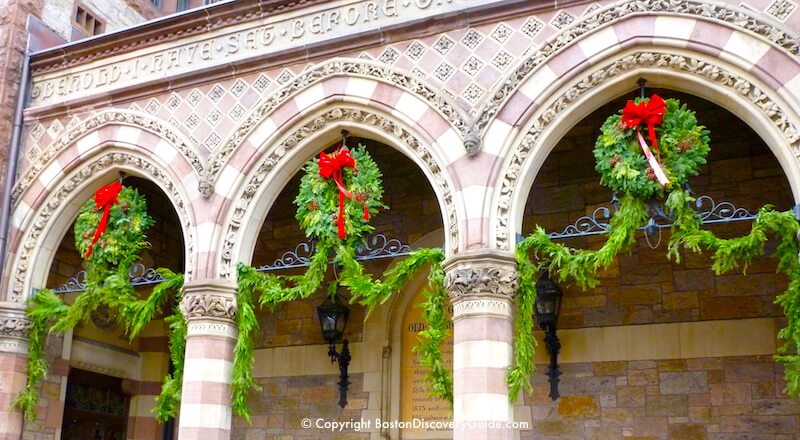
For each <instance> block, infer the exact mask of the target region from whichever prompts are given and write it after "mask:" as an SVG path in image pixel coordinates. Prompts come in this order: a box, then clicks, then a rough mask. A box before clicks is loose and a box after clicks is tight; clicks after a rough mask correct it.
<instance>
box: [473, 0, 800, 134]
mask: <svg viewBox="0 0 800 440" xmlns="http://www.w3.org/2000/svg"><path fill="white" fill-rule="evenodd" d="M658 12H663V13H666V14H669V15H685V16H687V17H689V18H692V19H698V18H700V19H707V20H713V21H721V22H724V23H726V24H728V25H730V26H732V27H736V28H739V29H742V30H746V31H749V32H752V33H755V34H757V35H759V36H761V37H762V38H764V39H765V40H768V41H769V42H771V43H772V44H774V45H775V46H778V47H780V48H782V49H784V50H786V51H787V52H789V53H790V54H792V55H794V56H795V57H798V56H800V37H798V36H797V35H796V34H794V33H793V32H791V31H790V30H784V29H781V28H780V27H778V26H776V24H775V23H774V22H767V21H765V20H764V19H763V18H761V17H759V16H758V15H757V14H758V13H757V12H755V11H752V10H750V9H745V8H741V7H738V6H734V5H730V4H724V3H722V2H714V3H711V2H708V1H703V0H628V1H625V2H620V3H616V4H613V5H611V6H608V7H606V8H601V9H598V10H597V11H595V12H594V13H591V14H587V15H585V16H584V17H582V18H581V19H580V20H578V21H577V22H576V23H574V24H573V25H572V26H570V27H568V28H566V29H565V30H564V31H563V32H559V33H558V34H556V35H555V36H553V37H551V38H550V39H549V40H548V41H547V42H545V44H544V45H542V47H540V48H539V50H537V51H536V52H535V53H534V54H533V55H531V56H530V57H529V58H528V59H526V60H525V61H524V62H523V63H522V64H521V65H520V66H519V67H517V69H516V70H514V71H513V72H512V73H511V74H510V75H509V76H508V77H507V78H506V80H505V81H503V82H502V83H501V85H500V88H499V89H497V90H496V91H495V92H494V94H493V95H492V97H491V98H490V99H489V101H488V102H487V104H486V107H485V108H484V109H483V110H482V111H481V113H480V115H479V116H478V118H477V120H476V124H477V127H478V129H479V130H481V131H483V130H484V129H485V128H486V127H487V126H488V125H489V122H491V120H492V119H494V117H495V116H496V115H497V112H498V111H499V110H500V109H501V108H502V107H503V105H504V104H505V103H506V102H507V101H508V100H509V99H510V98H511V96H513V95H514V93H515V92H516V91H517V90H518V89H519V87H520V86H521V85H522V84H523V83H524V82H525V79H526V78H527V77H528V76H529V75H530V74H531V73H532V72H533V70H534V69H535V68H536V67H538V66H540V65H542V64H543V63H545V62H546V61H547V60H548V59H549V58H550V57H552V56H553V55H554V54H556V53H557V52H559V51H560V50H562V49H564V48H565V47H567V46H569V45H570V44H572V43H573V42H575V41H576V40H578V39H579V38H581V37H583V36H584V35H586V34H588V33H590V32H592V31H593V30H595V29H598V28H600V27H602V26H607V25H609V24H610V23H612V22H615V21H618V20H621V19H623V18H630V17H631V16H632V15H635V14H653V13H658Z"/></svg>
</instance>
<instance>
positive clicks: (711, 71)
mask: <svg viewBox="0 0 800 440" xmlns="http://www.w3.org/2000/svg"><path fill="white" fill-rule="evenodd" d="M641 68H658V69H662V70H672V71H675V72H679V73H688V74H691V75H695V76H699V77H701V78H704V79H705V80H707V81H709V82H712V83H714V84H717V85H720V86H723V87H726V88H727V89H729V90H730V92H731V93H732V94H735V95H738V96H741V97H742V98H744V99H746V100H747V101H749V102H750V103H751V104H752V106H751V108H753V109H755V110H757V111H759V112H761V113H762V115H763V116H764V117H765V118H766V119H767V120H769V121H770V122H771V123H772V125H773V126H774V127H775V129H776V130H778V132H780V133H781V134H782V135H783V137H784V138H785V139H786V143H787V144H788V147H789V148H791V149H792V150H793V151H794V152H795V155H797V154H798V152H800V130H798V128H797V126H795V124H794V123H793V122H792V121H791V118H790V117H789V114H787V112H786V111H784V110H783V109H782V108H781V107H780V106H779V105H778V104H777V103H776V102H775V101H774V100H773V99H772V97H770V96H769V95H768V94H767V93H766V92H765V91H764V90H762V89H761V88H759V87H758V86H757V85H756V84H754V83H753V82H751V81H750V80H748V79H747V78H744V77H742V76H741V75H739V74H737V73H736V72H732V71H730V70H728V69H727V68H725V67H721V66H718V65H716V64H713V63H711V62H709V61H707V60H704V59H700V58H695V57H691V56H687V55H678V54H670V53H665V52H657V51H639V52H633V53H630V54H628V55H624V56H622V57H621V58H620V59H618V60H616V61H613V62H611V63H608V64H604V65H603V66H602V67H600V68H599V69H596V70H593V71H590V72H586V73H585V74H584V75H583V77H582V78H581V79H579V80H577V81H575V82H574V83H573V85H572V86H571V87H568V88H566V89H565V90H564V91H563V93H561V95H560V96H558V97H556V99H554V100H551V101H549V104H548V105H547V106H545V107H542V108H541V109H540V110H539V111H537V113H536V115H535V116H534V117H533V118H532V119H533V125H532V127H531V128H530V129H529V130H528V131H527V133H525V135H524V136H523V137H522V139H521V141H519V142H516V143H515V149H514V150H512V151H509V154H508V156H510V157H511V161H510V162H509V164H508V165H507V166H506V167H505V170H506V171H505V175H504V176H503V179H502V180H501V188H500V191H499V193H500V196H499V199H498V204H497V205H496V206H497V211H496V218H497V223H496V227H495V243H496V245H497V247H498V248H500V249H510V248H511V243H510V241H509V234H510V232H511V231H509V230H508V225H509V217H510V215H511V211H512V206H511V201H512V200H513V199H514V195H515V194H514V193H515V191H516V190H517V183H518V180H519V177H520V175H521V170H522V169H523V164H524V163H525V161H526V159H527V157H528V155H529V154H530V153H531V151H532V150H533V148H534V146H536V145H537V144H538V142H539V137H540V136H541V134H542V133H543V132H544V131H545V129H547V128H548V127H549V126H550V124H551V123H553V122H554V121H555V120H556V119H557V118H558V116H559V115H560V114H563V113H564V112H565V111H566V110H567V109H570V108H571V107H572V106H573V105H574V104H575V102H577V101H578V100H579V99H580V98H581V97H582V96H583V95H585V94H586V93H588V92H590V91H591V90H593V89H595V88H596V87H598V86H600V85H602V84H603V83H605V82H606V81H608V80H611V79H613V78H615V77H618V76H619V75H622V74H625V73H627V72H631V71H635V70H637V69H641Z"/></svg>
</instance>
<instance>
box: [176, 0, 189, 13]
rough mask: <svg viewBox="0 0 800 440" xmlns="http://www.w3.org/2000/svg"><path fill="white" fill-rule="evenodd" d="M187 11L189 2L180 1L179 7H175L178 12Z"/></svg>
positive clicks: (185, 0) (186, 0) (187, 0)
mask: <svg viewBox="0 0 800 440" xmlns="http://www.w3.org/2000/svg"><path fill="white" fill-rule="evenodd" d="M187 9H189V0H178V3H177V5H176V6H175V10H176V11H177V12H181V11H185V10H187Z"/></svg>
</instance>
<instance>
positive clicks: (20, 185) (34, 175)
mask: <svg viewBox="0 0 800 440" xmlns="http://www.w3.org/2000/svg"><path fill="white" fill-rule="evenodd" d="M111 124H119V125H130V126H134V127H138V128H141V129H142V130H146V131H149V132H151V133H154V134H156V135H157V136H158V137H160V138H162V139H164V140H166V141H167V142H169V143H171V144H172V145H174V146H175V148H177V149H178V151H179V152H180V153H181V155H183V157H184V158H185V159H186V161H187V162H189V163H190V164H191V165H192V168H193V169H194V170H195V172H197V174H198V175H202V174H203V171H204V169H205V163H204V161H203V159H202V158H201V157H200V156H199V154H198V153H197V149H196V148H195V146H194V145H190V144H188V143H187V141H186V140H184V139H183V138H182V137H181V136H179V135H178V133H177V132H176V131H174V130H173V129H172V128H170V126H169V125H168V124H166V123H163V122H161V121H159V120H157V119H154V118H153V117H151V116H148V115H145V114H141V113H137V112H132V111H130V110H126V111H122V110H116V109H114V110H105V111H102V112H99V113H95V114H93V115H92V116H90V117H89V118H87V119H85V120H83V121H81V122H80V123H79V124H77V125H76V126H75V127H74V128H72V129H69V130H67V131H66V132H65V133H64V134H62V135H61V136H60V137H59V138H58V139H56V140H55V141H54V142H53V143H51V144H50V145H49V146H48V147H47V148H45V149H44V151H42V153H41V154H40V155H39V156H38V157H37V158H36V160H35V161H34V162H33V163H32V164H31V166H30V168H29V169H28V170H27V172H26V173H25V174H24V175H22V176H21V177H20V179H19V181H18V182H17V184H16V185H15V186H14V190H13V191H12V193H11V197H12V202H13V204H14V206H16V204H17V202H19V198H20V196H22V194H23V193H24V192H25V191H26V190H27V189H28V188H30V186H31V184H33V182H35V181H36V179H38V178H39V176H40V175H41V173H42V172H43V171H44V170H45V169H47V167H48V165H49V164H50V163H51V162H52V161H53V160H54V159H55V158H56V156H58V154H59V153H61V152H62V151H64V150H65V149H66V148H67V147H69V146H70V145H72V144H73V143H75V142H76V141H77V140H79V139H81V138H82V137H84V136H86V135H88V134H89V133H91V132H93V131H96V130H99V129H100V128H102V127H104V126H106V125H111Z"/></svg>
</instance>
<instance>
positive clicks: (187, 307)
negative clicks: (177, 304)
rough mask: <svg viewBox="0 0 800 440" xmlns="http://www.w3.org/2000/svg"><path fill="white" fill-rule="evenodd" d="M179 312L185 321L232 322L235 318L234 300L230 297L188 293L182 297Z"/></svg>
mask: <svg viewBox="0 0 800 440" xmlns="http://www.w3.org/2000/svg"><path fill="white" fill-rule="evenodd" d="M181 312H182V313H183V316H185V317H186V318H187V319H192V318H215V319H228V320H233V319H234V318H235V317H236V299H235V297H233V296H232V295H214V294H210V293H207V294H201V293H189V294H185V295H183V299H182V300H181Z"/></svg>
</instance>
